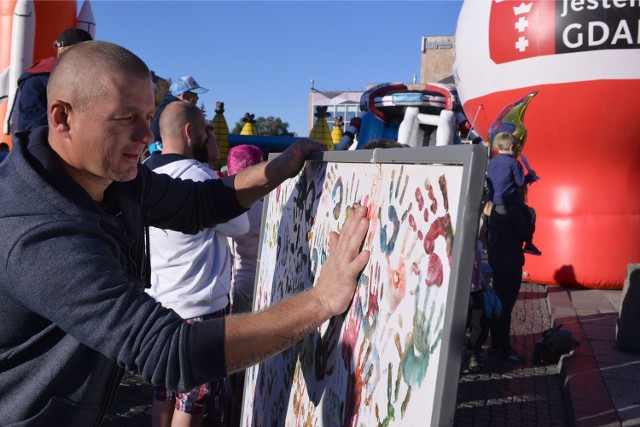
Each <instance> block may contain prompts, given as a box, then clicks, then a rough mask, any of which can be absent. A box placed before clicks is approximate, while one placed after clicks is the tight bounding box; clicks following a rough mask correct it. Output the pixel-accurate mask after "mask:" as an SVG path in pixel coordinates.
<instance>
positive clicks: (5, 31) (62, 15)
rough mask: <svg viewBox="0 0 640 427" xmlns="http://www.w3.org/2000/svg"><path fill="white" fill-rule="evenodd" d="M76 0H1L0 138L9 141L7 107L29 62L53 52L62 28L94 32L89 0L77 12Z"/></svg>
mask: <svg viewBox="0 0 640 427" xmlns="http://www.w3.org/2000/svg"><path fill="white" fill-rule="evenodd" d="M77 6H78V4H77V2H75V1H50V0H0V123H2V128H3V129H2V130H3V132H0V142H6V143H8V144H11V137H10V135H9V134H8V133H9V125H10V123H9V122H8V118H7V111H9V110H10V108H11V105H12V104H13V100H14V97H15V92H16V88H17V81H18V77H19V76H20V74H22V72H23V71H24V70H26V69H27V68H28V67H29V66H31V64H33V63H34V62H35V61H38V60H40V59H44V58H48V57H50V56H54V55H55V49H54V48H53V41H54V40H55V39H56V37H57V36H58V34H60V32H61V31H62V30H64V29H65V28H69V27H78V28H82V29H84V30H86V31H88V32H89V33H90V34H91V35H92V36H95V20H94V18H93V12H92V11H91V4H90V2H89V0H85V1H84V3H83V6H82V8H81V10H80V13H79V14H78V15H77V16H76V13H77Z"/></svg>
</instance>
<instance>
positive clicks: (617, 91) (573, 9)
mask: <svg viewBox="0 0 640 427" xmlns="http://www.w3.org/2000/svg"><path fill="white" fill-rule="evenodd" d="M639 22H640V5H639V4H638V2H634V1H626V0H598V1H596V0H586V1H576V0H561V1H549V0H518V1H509V0H466V1H465V3H464V4H463V7H462V10H461V13H460V17H459V19H458V25H457V30H456V62H455V64H454V73H455V77H456V83H457V85H458V93H459V95H460V99H461V101H462V103H463V106H464V110H465V113H466V115H467V117H468V118H469V119H470V120H471V121H472V124H473V125H474V127H475V128H476V130H477V131H478V132H479V133H480V135H481V136H482V137H483V138H486V137H487V132H488V130H489V127H490V125H491V124H492V122H493V121H494V119H495V118H496V116H497V115H498V114H499V113H500V111H501V110H502V109H503V108H504V107H505V106H507V105H509V104H511V103H513V102H515V101H517V100H519V99H521V98H523V97H525V96H526V95H527V94H528V93H531V92H532V91H534V90H537V91H538V94H537V96H536V97H535V99H533V100H532V102H531V103H530V105H529V106H528V109H527V113H526V117H525V119H524V124H525V126H526V127H527V130H528V138H527V143H526V146H525V147H524V150H523V151H522V154H523V155H524V156H526V158H527V159H528V160H529V163H530V164H531V166H532V167H533V169H535V170H536V172H537V174H538V175H539V176H540V177H541V178H542V179H541V180H540V181H538V182H536V183H534V184H533V185H532V186H531V187H530V189H529V204H530V205H531V206H532V207H533V208H535V210H536V212H537V215H538V219H537V224H536V233H535V236H534V243H535V244H536V246H538V248H540V250H541V251H542V252H543V255H542V256H540V257H535V256H529V255H528V256H527V259H526V264H525V268H524V270H525V271H528V272H529V274H530V278H531V280H533V281H536V282H540V283H548V284H563V285H573V286H584V287H590V288H619V287H621V285H622V283H623V281H624V278H625V274H626V270H627V264H629V263H631V262H640V197H639V194H638V183H639V182H640V143H639V142H638V140H639V138H640V119H639V118H638V115H639V114H640V28H639V27H640V24H639Z"/></svg>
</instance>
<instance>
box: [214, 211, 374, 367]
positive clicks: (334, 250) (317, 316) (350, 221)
mask: <svg viewBox="0 0 640 427" xmlns="http://www.w3.org/2000/svg"><path fill="white" fill-rule="evenodd" d="M368 230H369V220H368V219H367V208H365V207H363V206H360V205H358V204H356V205H354V206H353V207H352V208H351V210H350V212H349V215H348V216H347V219H346V221H345V222H344V225H343V227H342V229H341V231H340V234H339V235H338V233H336V232H331V236H330V245H329V257H328V258H327V260H326V261H325V262H324V264H323V266H322V270H321V271H320V275H319V277H318V280H317V282H316V285H315V286H314V287H313V288H311V289H309V290H308V291H306V292H302V293H300V294H297V295H294V296H292V297H290V298H288V299H285V300H283V301H280V302H278V303H277V304H274V305H272V306H270V307H268V308H267V309H266V310H264V311H260V312H257V313H255V314H251V315H245V316H230V317H228V318H227V319H226V320H225V360H226V362H227V373H232V372H236V371H239V370H242V369H246V368H247V367H249V366H251V365H253V364H255V363H258V362H261V361H262V360H264V359H267V358H269V357H271V356H272V355H274V354H276V353H278V352H280V351H282V350H284V349H285V348H288V347H290V346H292V345H293V344H295V343H296V342H298V341H300V340H301V339H302V338H304V337H306V336H307V335H309V334H310V333H312V332H314V331H317V329H318V328H319V327H320V325H322V323H324V322H325V321H327V320H329V319H330V318H331V317H333V316H337V315H339V314H342V313H344V312H345V311H346V310H347V308H348V307H349V305H350V304H351V301H352V300H353V295H354V292H355V289H356V284H357V281H358V276H359V275H360V272H361V271H362V269H363V268H364V266H365V264H366V263H367V262H368V261H369V251H368V250H364V249H362V243H363V241H364V238H365V236H366V234H367V231H368Z"/></svg>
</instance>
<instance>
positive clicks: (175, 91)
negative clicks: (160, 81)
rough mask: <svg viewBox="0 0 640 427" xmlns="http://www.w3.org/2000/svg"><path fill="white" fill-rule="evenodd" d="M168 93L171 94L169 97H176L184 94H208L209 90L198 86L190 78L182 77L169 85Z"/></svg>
mask: <svg viewBox="0 0 640 427" xmlns="http://www.w3.org/2000/svg"><path fill="white" fill-rule="evenodd" d="M169 91H170V92H171V95H173V96H178V95H181V94H183V93H185V92H193V93H205V92H209V89H205V88H203V87H202V86H200V85H199V84H198V82H196V80H195V79H194V78H193V77H191V76H182V77H180V78H179V79H177V80H176V81H175V82H173V83H171V86H170V87H169Z"/></svg>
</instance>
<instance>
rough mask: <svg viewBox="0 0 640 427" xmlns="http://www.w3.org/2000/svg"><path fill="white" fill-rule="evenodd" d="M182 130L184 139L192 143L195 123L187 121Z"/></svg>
mask: <svg viewBox="0 0 640 427" xmlns="http://www.w3.org/2000/svg"><path fill="white" fill-rule="evenodd" d="M182 132H183V135H184V140H185V141H187V143H189V145H191V139H192V136H193V125H192V124H191V123H189V122H187V123H185V125H184V128H182Z"/></svg>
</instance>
